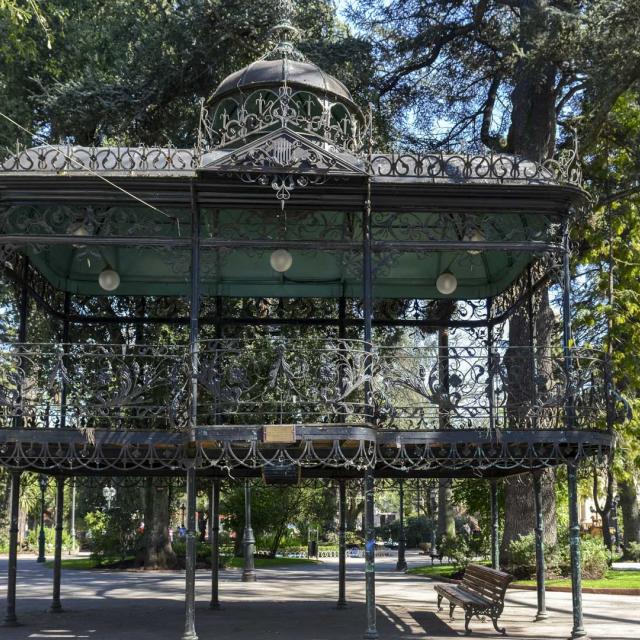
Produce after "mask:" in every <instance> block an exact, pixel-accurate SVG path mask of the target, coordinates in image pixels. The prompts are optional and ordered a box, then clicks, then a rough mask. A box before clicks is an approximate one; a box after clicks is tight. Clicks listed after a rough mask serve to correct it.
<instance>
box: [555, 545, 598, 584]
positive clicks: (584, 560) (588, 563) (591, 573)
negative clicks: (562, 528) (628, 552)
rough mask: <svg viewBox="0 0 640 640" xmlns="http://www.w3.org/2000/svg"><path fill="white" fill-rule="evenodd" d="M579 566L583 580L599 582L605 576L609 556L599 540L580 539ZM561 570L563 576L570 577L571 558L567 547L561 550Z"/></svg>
mask: <svg viewBox="0 0 640 640" xmlns="http://www.w3.org/2000/svg"><path fill="white" fill-rule="evenodd" d="M580 566H581V569H582V577H583V578H587V579H588V580H599V579H600V578H603V577H604V576H605V574H606V573H607V570H608V569H609V554H608V553H607V549H606V547H605V546H604V544H603V542H602V539H601V538H594V537H593V536H585V537H583V538H581V539H580ZM561 568H562V572H563V575H567V576H568V575H570V572H571V556H570V553H569V546H568V545H566V546H564V547H563V548H562V560H561Z"/></svg>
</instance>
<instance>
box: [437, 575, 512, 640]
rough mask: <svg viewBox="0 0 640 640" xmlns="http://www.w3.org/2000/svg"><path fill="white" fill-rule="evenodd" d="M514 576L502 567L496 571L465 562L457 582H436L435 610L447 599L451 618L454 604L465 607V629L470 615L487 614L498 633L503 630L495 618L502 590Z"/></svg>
mask: <svg viewBox="0 0 640 640" xmlns="http://www.w3.org/2000/svg"><path fill="white" fill-rule="evenodd" d="M512 580H513V576H512V575H511V574H509V573H505V572H504V571H496V570H495V569H489V567H482V566H480V565H478V564H470V565H469V566H467V568H466V570H465V572H464V577H463V578H462V580H461V581H460V582H459V583H457V584H437V585H436V586H435V587H434V589H435V590H436V592H437V593H438V611H442V606H441V605H442V599H443V598H446V599H447V600H449V617H450V618H451V619H453V610H454V609H455V608H456V606H459V607H462V608H463V609H464V630H465V633H466V634H467V635H469V634H470V633H471V629H469V623H470V622H471V618H472V617H473V616H476V617H477V618H480V617H481V616H482V617H485V616H487V617H489V618H491V621H492V622H493V627H494V629H495V630H496V631H497V632H498V633H502V634H503V635H504V634H506V632H507V631H506V629H504V628H501V627H499V626H498V618H499V617H500V616H501V615H502V609H503V608H504V594H505V591H506V590H507V587H508V586H509V583H510V582H511V581H512Z"/></svg>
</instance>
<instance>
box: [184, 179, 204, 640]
mask: <svg viewBox="0 0 640 640" xmlns="http://www.w3.org/2000/svg"><path fill="white" fill-rule="evenodd" d="M190 298H191V299H190V309H189V355H190V364H191V389H190V391H191V406H190V412H189V429H190V440H191V442H193V441H195V429H196V425H197V423H198V320H199V315H200V207H199V206H198V197H197V191H196V185H195V181H194V180H192V181H191V292H190ZM184 462H185V465H186V469H187V532H186V558H185V620H184V633H183V635H182V640H197V638H198V636H197V634H196V629H195V608H196V468H195V460H193V459H192V458H186V459H185V461H184Z"/></svg>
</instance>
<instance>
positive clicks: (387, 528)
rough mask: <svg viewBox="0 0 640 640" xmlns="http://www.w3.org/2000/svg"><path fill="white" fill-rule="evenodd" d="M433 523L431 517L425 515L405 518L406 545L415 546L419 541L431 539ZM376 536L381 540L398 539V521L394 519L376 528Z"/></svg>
mask: <svg viewBox="0 0 640 640" xmlns="http://www.w3.org/2000/svg"><path fill="white" fill-rule="evenodd" d="M433 526H434V523H433V521H432V520H431V518H427V517H425V516H410V517H409V518H406V520H405V527H404V531H405V536H406V538H407V547H408V548H415V547H417V546H418V545H419V544H420V543H421V542H428V541H430V540H431V532H432V530H433ZM376 536H377V537H378V538H381V539H382V540H388V539H389V538H391V539H392V540H396V541H397V540H398V539H399V538H400V521H399V520H394V521H393V522H390V523H389V524H385V525H384V526H382V527H378V528H377V529H376Z"/></svg>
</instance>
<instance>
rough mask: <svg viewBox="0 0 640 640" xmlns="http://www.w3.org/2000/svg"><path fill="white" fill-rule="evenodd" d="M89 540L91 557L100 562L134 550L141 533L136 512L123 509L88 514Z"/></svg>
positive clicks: (86, 522) (86, 517)
mask: <svg viewBox="0 0 640 640" xmlns="http://www.w3.org/2000/svg"><path fill="white" fill-rule="evenodd" d="M85 524H86V527H87V540H88V542H89V544H90V548H91V557H92V558H94V559H95V560H97V561H98V562H101V561H104V560H105V559H108V558H121V559H122V560H124V559H125V558H126V557H127V555H129V554H131V553H133V552H134V550H135V549H136V546H137V542H138V540H139V538H140V533H139V532H138V531H137V528H136V526H135V522H134V514H131V513H127V512H124V511H122V510H113V511H107V512H105V511H92V512H89V513H87V514H86V516H85Z"/></svg>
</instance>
